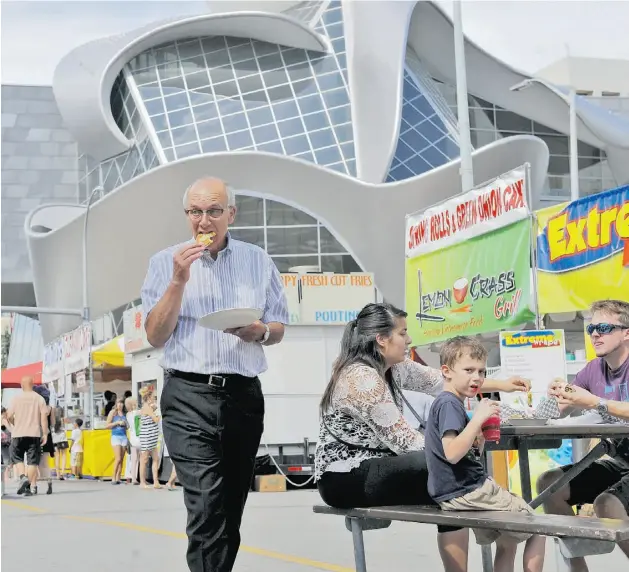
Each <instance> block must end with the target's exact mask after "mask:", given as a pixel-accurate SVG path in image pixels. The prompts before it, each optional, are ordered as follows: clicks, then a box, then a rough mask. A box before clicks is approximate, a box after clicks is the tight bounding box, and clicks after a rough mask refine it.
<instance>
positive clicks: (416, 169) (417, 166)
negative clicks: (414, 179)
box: [404, 155, 432, 175]
mask: <svg viewBox="0 0 629 572" xmlns="http://www.w3.org/2000/svg"><path fill="white" fill-rule="evenodd" d="M404 164H405V165H406V167H408V168H409V169H410V170H411V172H412V173H413V174H415V175H421V174H422V173H426V172H427V171H430V170H431V169H432V167H431V166H430V165H429V164H428V163H427V162H426V161H425V160H424V159H423V158H422V156H421V155H415V156H414V157H411V158H410V159H409V160H408V161H406V163H404Z"/></svg>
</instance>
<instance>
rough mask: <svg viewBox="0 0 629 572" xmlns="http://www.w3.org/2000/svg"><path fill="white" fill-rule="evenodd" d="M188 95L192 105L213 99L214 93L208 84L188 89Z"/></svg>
mask: <svg viewBox="0 0 629 572" xmlns="http://www.w3.org/2000/svg"><path fill="white" fill-rule="evenodd" d="M188 97H190V103H191V104H192V105H203V104H204V103H208V102H210V101H214V95H213V94H212V88H211V87H210V86H207V87H201V88H197V89H194V90H192V89H191V90H189V91H188Z"/></svg>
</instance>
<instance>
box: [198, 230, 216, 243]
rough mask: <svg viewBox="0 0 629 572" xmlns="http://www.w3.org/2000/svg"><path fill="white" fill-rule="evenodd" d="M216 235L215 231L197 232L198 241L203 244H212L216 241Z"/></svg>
mask: <svg viewBox="0 0 629 572" xmlns="http://www.w3.org/2000/svg"><path fill="white" fill-rule="evenodd" d="M215 236H216V233H215V232H209V233H207V234H206V233H203V232H200V233H199V234H197V243H198V244H202V245H203V246H210V244H212V243H213V242H214V237H215Z"/></svg>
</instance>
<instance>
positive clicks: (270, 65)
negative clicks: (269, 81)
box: [257, 51, 284, 72]
mask: <svg viewBox="0 0 629 572" xmlns="http://www.w3.org/2000/svg"><path fill="white" fill-rule="evenodd" d="M257 60H258V65H259V66H260V70H261V71H263V72H265V71H270V70H276V69H280V68H282V67H283V65H284V63H283V62H282V57H281V56H280V54H279V51H278V52H277V53H276V54H269V55H267V56H260V57H259V58H257Z"/></svg>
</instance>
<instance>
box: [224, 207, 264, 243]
mask: <svg viewBox="0 0 629 572" xmlns="http://www.w3.org/2000/svg"><path fill="white" fill-rule="evenodd" d="M236 216H237V222H236V224H240V223H241V221H240V216H239V215H236ZM229 234H230V236H232V237H234V238H235V239H236V240H242V241H243V242H248V243H249V244H255V245H256V246H259V247H260V248H264V229H262V228H230V229H229Z"/></svg>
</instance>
